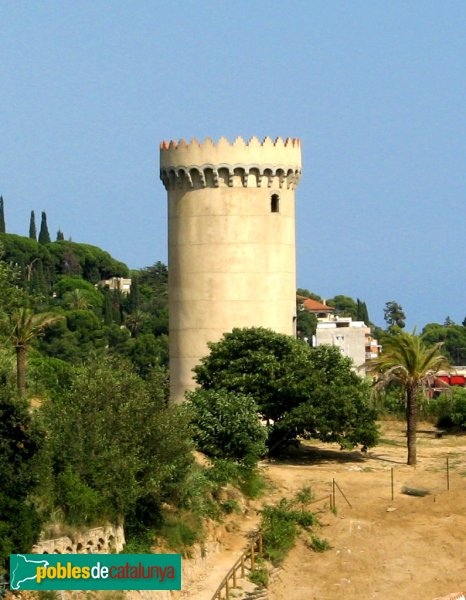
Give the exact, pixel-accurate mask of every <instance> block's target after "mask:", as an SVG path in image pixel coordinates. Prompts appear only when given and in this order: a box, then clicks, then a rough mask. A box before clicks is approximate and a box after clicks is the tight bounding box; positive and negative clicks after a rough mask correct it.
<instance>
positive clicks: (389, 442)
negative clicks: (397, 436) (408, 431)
mask: <svg viewBox="0 0 466 600" xmlns="http://www.w3.org/2000/svg"><path fill="white" fill-rule="evenodd" d="M379 445H380V446H398V447H403V448H404V447H405V446H406V442H400V441H398V440H392V439H390V438H380V440H379Z"/></svg>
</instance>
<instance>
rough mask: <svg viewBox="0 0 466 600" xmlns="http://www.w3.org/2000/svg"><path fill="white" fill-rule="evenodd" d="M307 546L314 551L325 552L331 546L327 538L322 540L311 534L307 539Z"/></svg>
mask: <svg viewBox="0 0 466 600" xmlns="http://www.w3.org/2000/svg"><path fill="white" fill-rule="evenodd" d="M307 546H308V547H309V548H311V550H314V552H326V551H327V550H331V548H332V546H331V545H330V544H329V543H328V541H327V540H323V539H322V538H320V537H318V536H317V535H312V536H311V538H310V539H309V540H307Z"/></svg>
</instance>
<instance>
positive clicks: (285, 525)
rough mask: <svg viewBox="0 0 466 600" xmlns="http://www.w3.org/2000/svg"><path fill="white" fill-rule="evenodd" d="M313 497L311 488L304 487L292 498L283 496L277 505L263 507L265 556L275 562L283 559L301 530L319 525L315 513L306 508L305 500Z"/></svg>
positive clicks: (262, 529)
mask: <svg viewBox="0 0 466 600" xmlns="http://www.w3.org/2000/svg"><path fill="white" fill-rule="evenodd" d="M312 497H313V496H312V493H311V490H310V488H303V489H302V490H300V491H299V492H298V493H297V494H296V496H295V497H294V498H293V499H292V500H287V499H286V498H282V499H281V500H280V502H279V503H278V504H276V505H275V506H267V505H266V506H264V508H263V509H262V511H261V514H262V524H261V531H262V539H263V547H264V556H265V558H267V559H269V560H270V561H272V562H273V563H274V564H277V563H280V562H282V561H283V559H284V558H285V556H286V555H287V554H288V552H289V551H290V550H291V548H292V547H293V545H294V543H295V540H296V538H297V537H298V535H299V534H300V533H301V531H303V530H306V531H309V530H310V528H311V527H313V526H314V525H318V521H317V518H316V517H315V515H314V514H313V513H312V512H310V511H308V510H306V509H305V502H306V503H307V502H310V500H311V498H312Z"/></svg>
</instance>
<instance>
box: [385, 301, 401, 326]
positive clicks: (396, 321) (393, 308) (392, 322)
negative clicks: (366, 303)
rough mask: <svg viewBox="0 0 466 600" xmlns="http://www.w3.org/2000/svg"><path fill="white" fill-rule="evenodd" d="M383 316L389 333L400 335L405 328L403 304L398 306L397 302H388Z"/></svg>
mask: <svg viewBox="0 0 466 600" xmlns="http://www.w3.org/2000/svg"><path fill="white" fill-rule="evenodd" d="M383 314H384V320H385V323H386V324H387V326H388V331H389V333H398V332H399V331H400V330H401V329H403V328H404V326H405V321H406V315H405V313H404V312H403V308H402V306H401V304H398V302H395V300H390V301H389V302H386V303H385V308H384V310H383Z"/></svg>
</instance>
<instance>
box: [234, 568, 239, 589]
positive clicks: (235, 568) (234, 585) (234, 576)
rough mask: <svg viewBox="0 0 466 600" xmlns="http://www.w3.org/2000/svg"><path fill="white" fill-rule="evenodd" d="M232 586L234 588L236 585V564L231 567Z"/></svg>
mask: <svg viewBox="0 0 466 600" xmlns="http://www.w3.org/2000/svg"><path fill="white" fill-rule="evenodd" d="M233 587H234V588H236V587H238V586H237V585H236V565H235V566H234V567H233Z"/></svg>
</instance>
